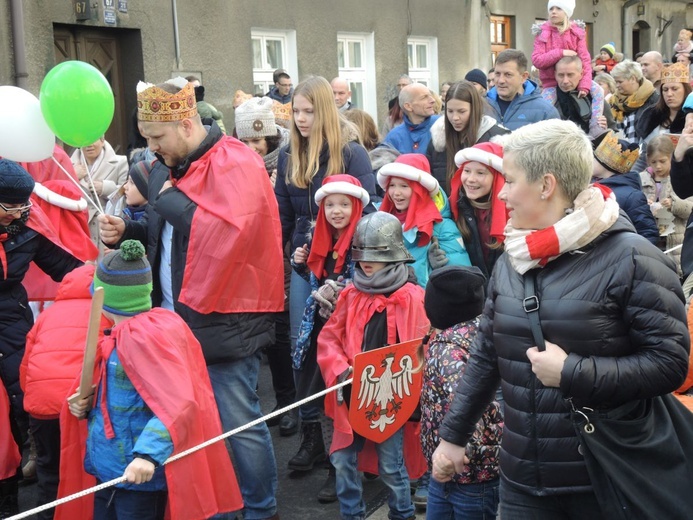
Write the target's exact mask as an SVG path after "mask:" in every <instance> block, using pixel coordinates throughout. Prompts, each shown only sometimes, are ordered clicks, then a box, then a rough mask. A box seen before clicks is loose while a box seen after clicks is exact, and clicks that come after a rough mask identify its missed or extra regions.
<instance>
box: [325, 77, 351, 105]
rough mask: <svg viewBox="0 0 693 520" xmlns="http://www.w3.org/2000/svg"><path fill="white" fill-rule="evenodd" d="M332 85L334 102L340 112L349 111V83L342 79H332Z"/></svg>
mask: <svg viewBox="0 0 693 520" xmlns="http://www.w3.org/2000/svg"><path fill="white" fill-rule="evenodd" d="M330 85H332V93H333V94H334V102H335V104H336V105H337V109H338V110H339V111H340V112H346V111H347V110H349V109H351V106H352V105H351V101H349V99H350V98H351V90H349V82H348V81H347V80H345V79H344V78H334V79H333V80H332V81H331V82H330Z"/></svg>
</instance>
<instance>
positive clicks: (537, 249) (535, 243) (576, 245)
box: [505, 184, 619, 274]
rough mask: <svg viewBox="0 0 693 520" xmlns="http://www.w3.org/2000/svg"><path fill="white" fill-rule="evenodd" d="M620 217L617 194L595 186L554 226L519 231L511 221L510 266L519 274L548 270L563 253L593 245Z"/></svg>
mask: <svg viewBox="0 0 693 520" xmlns="http://www.w3.org/2000/svg"><path fill="white" fill-rule="evenodd" d="M618 214H619V206H618V202H616V196H615V195H614V194H613V192H612V191H611V190H610V189H609V188H607V187H606V186H602V185H600V184H593V185H592V186H590V187H588V188H587V189H586V190H584V191H582V192H580V194H579V195H578V196H577V198H576V199H575V202H574V205H573V211H571V212H570V213H568V214H567V215H566V216H565V217H563V218H562V219H561V220H559V221H558V222H556V223H555V224H554V225H553V226H551V227H548V228H545V229H539V230H533V229H515V228H514V227H513V226H512V219H511V220H509V221H508V225H507V226H506V227H505V251H506V252H507V253H508V257H509V258H510V264H511V265H512V267H513V269H515V271H517V272H518V273H519V274H525V273H526V272H527V271H529V270H530V269H534V268H535V267H544V266H545V265H546V264H547V263H549V262H550V261H551V260H554V259H556V258H558V257H559V256H561V255H562V254H564V253H568V252H570V251H575V250H578V249H580V248H582V247H584V246H586V245H587V244H589V243H591V242H592V241H593V240H595V239H596V238H597V237H598V236H599V235H601V234H602V233H603V232H604V231H606V230H607V229H609V228H610V227H611V226H612V225H613V224H614V222H616V219H617V218H618Z"/></svg>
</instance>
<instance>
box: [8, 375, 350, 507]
mask: <svg viewBox="0 0 693 520" xmlns="http://www.w3.org/2000/svg"><path fill="white" fill-rule="evenodd" d="M352 381H353V379H347V380H346V381H344V382H342V383H338V384H336V385H334V386H332V387H330V388H326V389H325V390H323V391H321V392H318V393H317V394H313V395H311V396H308V397H306V398H305V399H301V400H300V401H297V402H295V403H293V404H290V405H289V406H285V407H284V408H281V409H279V410H275V411H273V412H271V413H268V414H267V415H265V416H263V417H259V418H257V419H255V420H253V421H250V422H249V423H247V424H244V425H243V426H239V427H238V428H236V429H234V430H231V431H228V432H226V433H222V434H221V435H218V436H217V437H214V438H213V439H209V440H208V441H205V442H203V443H202V444H198V445H197V446H193V447H192V448H189V449H187V450H185V451H181V452H180V453H177V454H176V455H173V456H172V457H169V458H168V459H166V461H165V462H164V463H163V464H162V466H164V465H166V464H169V463H171V462H175V461H177V460H178V459H182V458H183V457H187V456H188V455H190V454H192V453H195V452H196V451H200V450H202V449H204V448H206V447H207V446H210V445H212V444H214V443H216V442H219V441H221V440H224V439H226V438H227V437H231V436H232V435H236V434H237V433H240V432H242V431H244V430H247V429H248V428H252V427H253V426H256V425H258V424H260V423H263V422H265V421H267V420H268V419H272V418H273V417H276V416H277V415H281V414H283V413H286V412H288V411H289V410H293V409H294V408H298V407H299V406H303V405H304V404H306V403H309V402H311V401H313V400H315V399H317V398H318V397H322V396H324V395H327V394H329V393H330V392H334V391H335V390H338V389H340V388H343V387H345V386H347V385H350V384H351V382H352ZM123 482H125V477H124V476H122V477H118V478H114V479H113V480H109V481H108V482H102V483H101V484H99V485H98V486H94V487H91V488H88V489H85V490H83V491H78V492H77V493H73V494H72V495H68V496H66V497H64V498H59V499H58V500H54V501H53V502H50V503H48V504H44V505H42V506H38V507H35V508H34V509H30V510H29V511H24V512H23V513H19V514H18V515H14V516H10V517H9V518H7V520H21V519H22V518H28V517H30V516H32V515H35V514H37V513H40V512H42V511H46V510H48V509H52V508H54V507H57V506H60V505H62V504H66V503H67V502H71V501H73V500H77V499H78V498H82V497H85V496H87V495H91V494H92V493H96V492H97V491H101V490H102V489H106V488H109V487H111V486H115V485H116V484H121V483H123Z"/></svg>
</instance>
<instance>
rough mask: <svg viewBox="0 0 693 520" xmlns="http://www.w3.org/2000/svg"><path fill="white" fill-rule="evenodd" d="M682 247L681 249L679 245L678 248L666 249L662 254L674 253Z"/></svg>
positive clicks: (681, 245)
mask: <svg viewBox="0 0 693 520" xmlns="http://www.w3.org/2000/svg"><path fill="white" fill-rule="evenodd" d="M682 247H683V244H679V245H678V246H674V247H672V248H671V249H667V250H666V251H664V254H665V255H668V254H669V253H671V252H673V251H676V250H677V249H681V248H682Z"/></svg>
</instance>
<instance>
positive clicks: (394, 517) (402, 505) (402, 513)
mask: <svg viewBox="0 0 693 520" xmlns="http://www.w3.org/2000/svg"><path fill="white" fill-rule="evenodd" d="M403 441H404V429H403V428H400V429H399V430H397V432H396V433H395V434H394V435H393V436H392V437H390V438H389V439H387V440H386V441H385V442H382V443H380V444H376V445H375V451H376V453H377V454H378V472H379V473H380V478H381V479H382V480H383V482H384V483H385V485H386V486H387V487H388V488H390V496H389V497H388V500H387V503H388V506H389V507H390V515H389V518H390V519H391V520H404V519H406V518H410V517H412V516H414V504H413V503H412V501H411V490H410V488H409V475H408V474H407V468H406V467H405V466H404V455H403V452H402V449H403V448H402V446H403ZM364 442H365V441H364V439H363V437H361V436H359V435H354V442H353V443H352V444H351V446H349V447H347V448H344V449H342V450H337V451H335V452H334V453H332V455H330V462H332V465H333V466H334V467H335V470H336V473H337V497H338V498H339V511H340V513H341V517H342V520H362V519H364V518H365V516H366V504H365V503H364V501H363V485H362V484H361V476H360V475H359V472H358V469H357V457H358V454H359V452H360V451H361V450H362V449H363V444H364Z"/></svg>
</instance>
